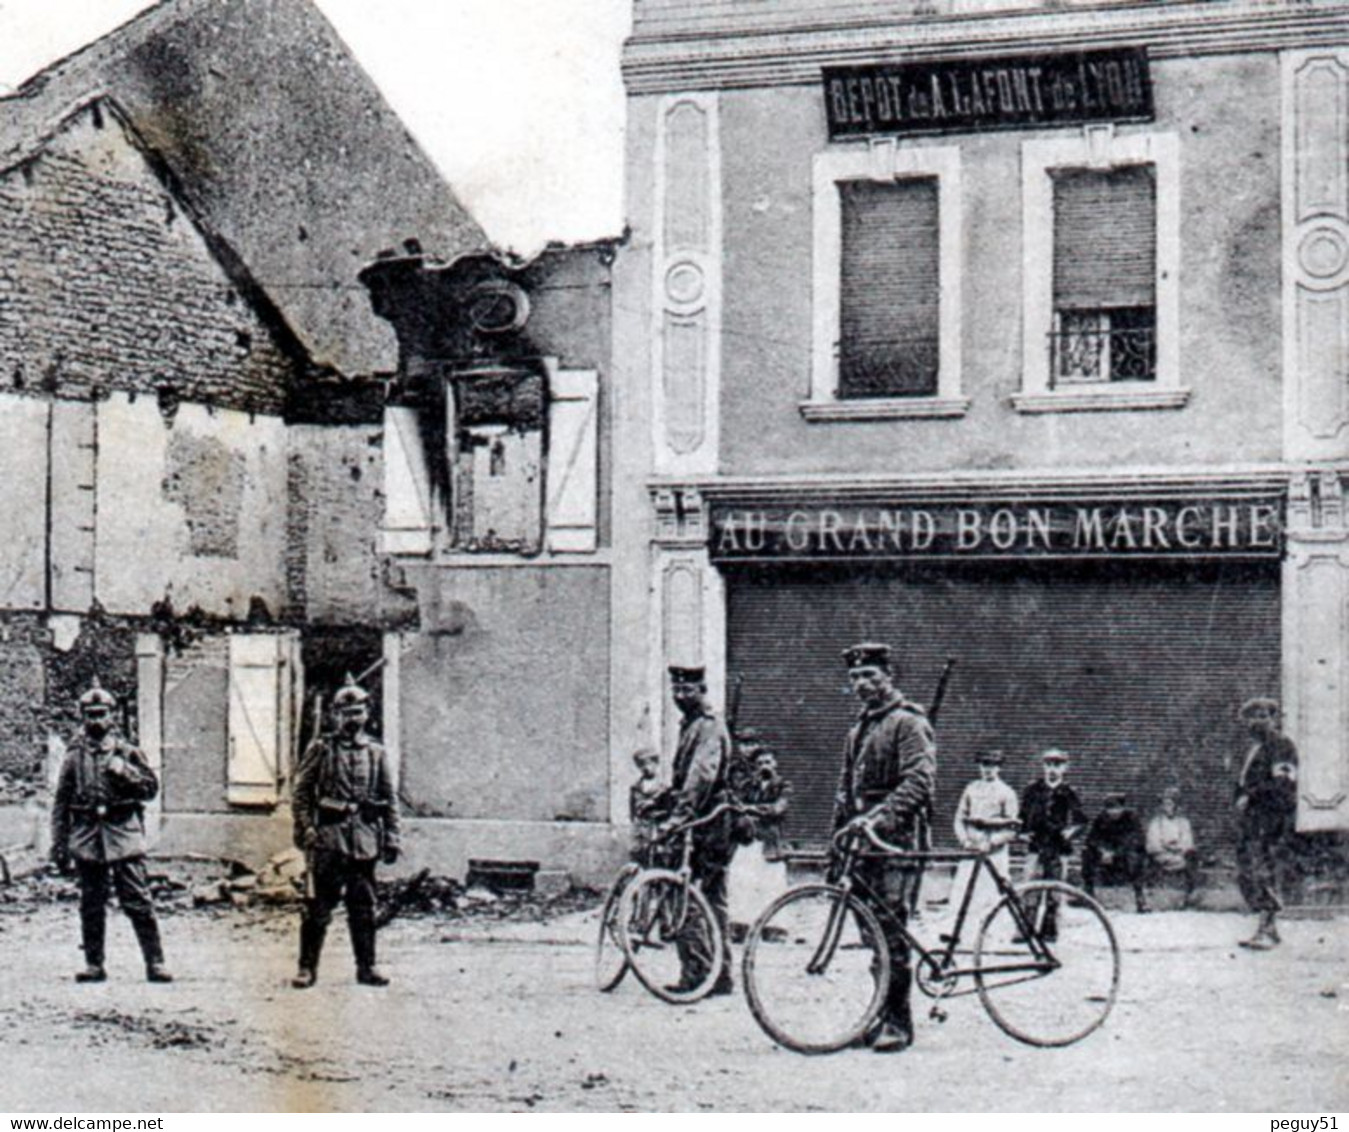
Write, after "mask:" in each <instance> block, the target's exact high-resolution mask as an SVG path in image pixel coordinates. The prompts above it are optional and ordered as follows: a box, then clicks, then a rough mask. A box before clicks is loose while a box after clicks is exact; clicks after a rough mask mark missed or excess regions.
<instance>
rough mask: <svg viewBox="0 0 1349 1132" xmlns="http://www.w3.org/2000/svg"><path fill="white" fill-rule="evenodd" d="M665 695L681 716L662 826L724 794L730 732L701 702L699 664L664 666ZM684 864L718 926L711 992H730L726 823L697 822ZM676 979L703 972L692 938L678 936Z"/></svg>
mask: <svg viewBox="0 0 1349 1132" xmlns="http://www.w3.org/2000/svg"><path fill="white" fill-rule="evenodd" d="M669 671H670V686H671V695H672V697H673V699H674V702H675V706H676V707H677V708H678V709H679V713H680V715H681V716H682V718H681V720H680V723H679V742H678V745H677V746H676V747H675V754H674V759H673V761H672V764H671V774H670V794H669V796H670V800H671V812H670V817H669V820H668V821H667V822H666V823H665V825H664V827H663V828H664V829H671V828H673V827H674V826H677V825H680V824H682V823H684V822H688V821H692V820H693V819H695V818H700V817H703V816H704V815H706V814H707V813H709V812H710V811H711V810H712V809H714V808H715V807H716V806H717V805H718V804H720V803H721V802H722V801H723V800H724V799H725V796H726V776H727V773H728V771H729V768H730V760H731V737H730V735H729V734H728V733H727V730H726V726H725V724H723V723H722V721H721V719H720V718H719V717H718V716H717V714H716V713H715V712H714V711H713V710H712V708H711V705H710V704H709V703H708V702H707V673H706V671H705V670H704V669H702V668H685V667H681V666H678V665H671V666H670V670H669ZM692 836H693V846H692V854H691V860H690V865H691V867H692V869H693V879H694V880H696V881H697V882H698V885H699V887H700V888H701V889H702V891H703V895H704V896H706V897H707V902H708V903H709V904H710V905H711V906H712V912H713V914H714V915H715V916H716V917H717V920H718V923H719V924H720V927H721V938H722V957H723V960H724V961H723V965H722V970H721V976H720V977H719V978H718V979H717V983H716V985H715V986H714V987H713V988H712V992H711V993H712V994H714V995H716V994H730V993H731V989H732V979H731V964H730V958H731V955H730V938H729V937H730V930H729V925H728V922H727V921H728V914H727V905H728V900H727V896H728V893H727V885H726V871H727V867H728V866H729V864H730V860H731V856H732V854H733V852H734V846H733V845H732V843H731V831H730V822H729V821H728V820H727V819H726V817H725V815H723V817H722V819H721V820H718V821H714V822H711V823H709V824H707V825H703V826H699V827H698V828H697V829H695V830H694V831H693V834H692ZM678 946H679V959H680V968H681V972H680V978H679V983H678V984H677V987H678V989H681V990H682V989H687V988H688V987H692V986H698V985H699V984H701V983H702V981H703V979H704V978H705V977H706V970H707V968H706V965H705V964H704V961H703V960H702V959H701V958H700V956H699V953H698V949H697V947H696V946H694V944H693V943H692V941H686V940H684V939H680V940H679V944H678Z"/></svg>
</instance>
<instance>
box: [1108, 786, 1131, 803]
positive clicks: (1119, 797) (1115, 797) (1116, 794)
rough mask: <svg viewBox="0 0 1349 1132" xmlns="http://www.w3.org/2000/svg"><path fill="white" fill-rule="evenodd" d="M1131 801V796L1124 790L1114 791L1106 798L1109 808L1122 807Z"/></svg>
mask: <svg viewBox="0 0 1349 1132" xmlns="http://www.w3.org/2000/svg"><path fill="white" fill-rule="evenodd" d="M1128 800H1129V796H1128V795H1127V794H1126V793H1124V791H1123V790H1112V791H1110V793H1109V794H1107V795H1106V796H1105V804H1106V805H1107V806H1122V805H1124V803H1125V802H1127V801H1128Z"/></svg>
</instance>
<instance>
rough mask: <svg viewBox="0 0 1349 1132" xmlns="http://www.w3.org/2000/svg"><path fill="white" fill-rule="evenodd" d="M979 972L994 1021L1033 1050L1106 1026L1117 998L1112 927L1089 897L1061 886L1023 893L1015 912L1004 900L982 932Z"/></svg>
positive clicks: (1042, 885)
mask: <svg viewBox="0 0 1349 1132" xmlns="http://www.w3.org/2000/svg"><path fill="white" fill-rule="evenodd" d="M1027 927H1030V928H1032V929H1033V930H1032V931H1030V932H1029V933H1028V932H1026V931H1025V928H1027ZM974 965H975V984H976V986H977V988H978V991H979V1001H980V1002H982V1003H983V1004H984V1009H985V1010H987V1011H988V1016H989V1017H990V1018H992V1019H993V1021H994V1022H995V1023H996V1024H997V1025H998V1026H999V1027H1000V1028H1001V1029H1002V1030H1003V1031H1004V1032H1006V1033H1008V1034H1010V1035H1011V1036H1012V1037H1014V1038H1016V1039H1017V1040H1018V1041H1022V1042H1025V1043H1027V1044H1028V1045H1033V1046H1066V1045H1071V1044H1072V1043H1073V1042H1076V1041H1079V1040H1081V1039H1082V1038H1085V1037H1086V1036H1087V1035H1088V1034H1090V1033H1091V1032H1092V1031H1093V1030H1095V1029H1096V1028H1097V1027H1099V1026H1100V1025H1101V1023H1102V1022H1104V1021H1105V1020H1106V1016H1107V1015H1108V1014H1109V1013H1110V1009H1111V1007H1113V1006H1114V1005H1115V996H1116V994H1117V993H1118V991H1119V944H1118V943H1117V942H1116V941H1115V931H1114V929H1113V928H1112V927H1111V926H1110V921H1109V920H1108V919H1107V918H1106V915H1105V913H1104V912H1103V911H1102V910H1101V906H1100V905H1099V904H1097V903H1096V901H1095V900H1093V899H1091V897H1089V896H1088V895H1087V894H1086V893H1085V892H1081V891H1079V890H1078V889H1076V888H1073V887H1072V886H1071V885H1067V884H1061V883H1060V882H1058V881H1035V882H1033V883H1031V884H1027V885H1023V886H1022V887H1020V888H1018V889H1017V890H1016V903H1015V906H1014V904H1013V900H1012V898H1011V897H1006V896H1005V897H1003V898H1002V900H1000V901H999V902H998V903H997V905H995V906H994V908H993V910H992V911H991V912H989V914H988V916H987V917H986V918H985V920H984V924H983V927H982V928H981V929H980V932H979V942H978V944H977V945H976V947H975V952H974Z"/></svg>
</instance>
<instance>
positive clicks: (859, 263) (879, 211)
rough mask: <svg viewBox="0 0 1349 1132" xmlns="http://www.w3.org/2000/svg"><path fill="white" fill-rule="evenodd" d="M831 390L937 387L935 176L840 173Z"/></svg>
mask: <svg viewBox="0 0 1349 1132" xmlns="http://www.w3.org/2000/svg"><path fill="white" fill-rule="evenodd" d="M838 191H839V204H840V207H841V209H842V225H843V253H842V263H841V264H840V270H841V272H842V276H841V279H840V281H839V296H840V302H841V309H840V311H839V333H840V341H839V391H838V392H839V396H840V397H887V396H889V397H894V396H915V395H923V394H930V393H935V392H936V391H937V355H938V329H939V327H938V307H939V299H940V292H941V281H940V278H939V275H940V269H939V262H940V257H939V251H940V248H939V244H940V229H939V226H938V204H937V179H936V178H935V177H918V178H912V179H907V180H902V181H843V182H841V183H840V184H839V186H838Z"/></svg>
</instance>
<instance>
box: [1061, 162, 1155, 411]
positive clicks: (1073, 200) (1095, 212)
mask: <svg viewBox="0 0 1349 1132" xmlns="http://www.w3.org/2000/svg"><path fill="white" fill-rule="evenodd" d="M1156 232H1157V179H1156V175H1155V170H1154V167H1153V166H1151V165H1127V166H1121V167H1118V168H1114V169H1063V170H1058V171H1057V172H1055V173H1054V329H1053V332H1052V334H1051V342H1050V345H1051V350H1052V354H1053V374H1054V384H1055V385H1072V384H1078V383H1083V382H1110V381H1151V380H1153V379H1154V378H1155V377H1156V374H1157V299H1156V289H1157V282H1156V281H1157V237H1156Z"/></svg>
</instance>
